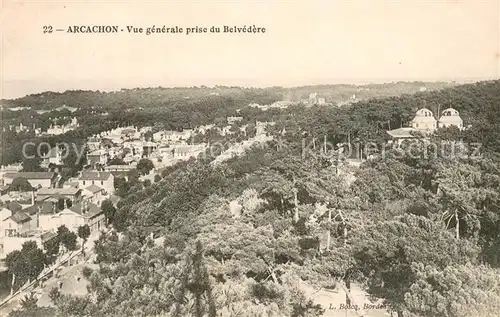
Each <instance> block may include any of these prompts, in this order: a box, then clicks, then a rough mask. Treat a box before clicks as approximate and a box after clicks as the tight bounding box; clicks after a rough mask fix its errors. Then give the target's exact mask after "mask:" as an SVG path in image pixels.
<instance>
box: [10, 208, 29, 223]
mask: <svg viewBox="0 0 500 317" xmlns="http://www.w3.org/2000/svg"><path fill="white" fill-rule="evenodd" d="M10 219H12V221H14V222H15V223H23V222H26V221H30V220H31V217H30V216H28V215H27V214H26V213H24V212H23V211H18V212H16V213H15V214H13V215H12V216H10Z"/></svg>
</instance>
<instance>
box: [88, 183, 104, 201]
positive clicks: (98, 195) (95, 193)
mask: <svg viewBox="0 0 500 317" xmlns="http://www.w3.org/2000/svg"><path fill="white" fill-rule="evenodd" d="M83 197H84V199H85V200H87V201H89V202H91V203H94V204H96V205H98V206H100V205H101V202H102V201H103V200H104V199H105V195H104V188H102V187H99V186H97V185H90V186H87V187H86V188H85V189H84V190H83Z"/></svg>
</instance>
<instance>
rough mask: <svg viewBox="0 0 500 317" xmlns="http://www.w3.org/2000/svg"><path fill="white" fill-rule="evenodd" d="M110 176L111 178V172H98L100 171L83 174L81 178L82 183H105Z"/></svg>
mask: <svg viewBox="0 0 500 317" xmlns="http://www.w3.org/2000/svg"><path fill="white" fill-rule="evenodd" d="M110 176H111V173H110V172H98V171H92V172H83V173H82V176H80V180H82V181H85V180H99V181H105V180H107V179H108V178H109V177H110Z"/></svg>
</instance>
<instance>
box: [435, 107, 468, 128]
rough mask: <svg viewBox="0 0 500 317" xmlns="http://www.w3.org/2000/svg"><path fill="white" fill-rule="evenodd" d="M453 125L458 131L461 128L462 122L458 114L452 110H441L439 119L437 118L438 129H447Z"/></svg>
mask: <svg viewBox="0 0 500 317" xmlns="http://www.w3.org/2000/svg"><path fill="white" fill-rule="evenodd" d="M453 125H454V126H456V127H457V128H459V129H462V128H463V125H464V122H463V120H462V118H460V114H459V113H458V111H457V110H455V109H453V108H448V109H445V110H443V112H441V117H440V118H439V127H440V128H447V127H450V126H453Z"/></svg>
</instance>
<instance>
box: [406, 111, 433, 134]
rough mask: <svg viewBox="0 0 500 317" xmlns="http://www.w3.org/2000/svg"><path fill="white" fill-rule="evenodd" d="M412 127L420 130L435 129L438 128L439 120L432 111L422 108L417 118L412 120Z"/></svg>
mask: <svg viewBox="0 0 500 317" xmlns="http://www.w3.org/2000/svg"><path fill="white" fill-rule="evenodd" d="M411 127H412V128H413V129H415V130H418V131H422V132H423V131H434V130H436V129H437V120H436V118H434V115H433V114H432V111H430V110H429V109H427V108H422V109H420V110H418V111H417V113H416V115H415V118H413V120H412V122H411Z"/></svg>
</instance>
